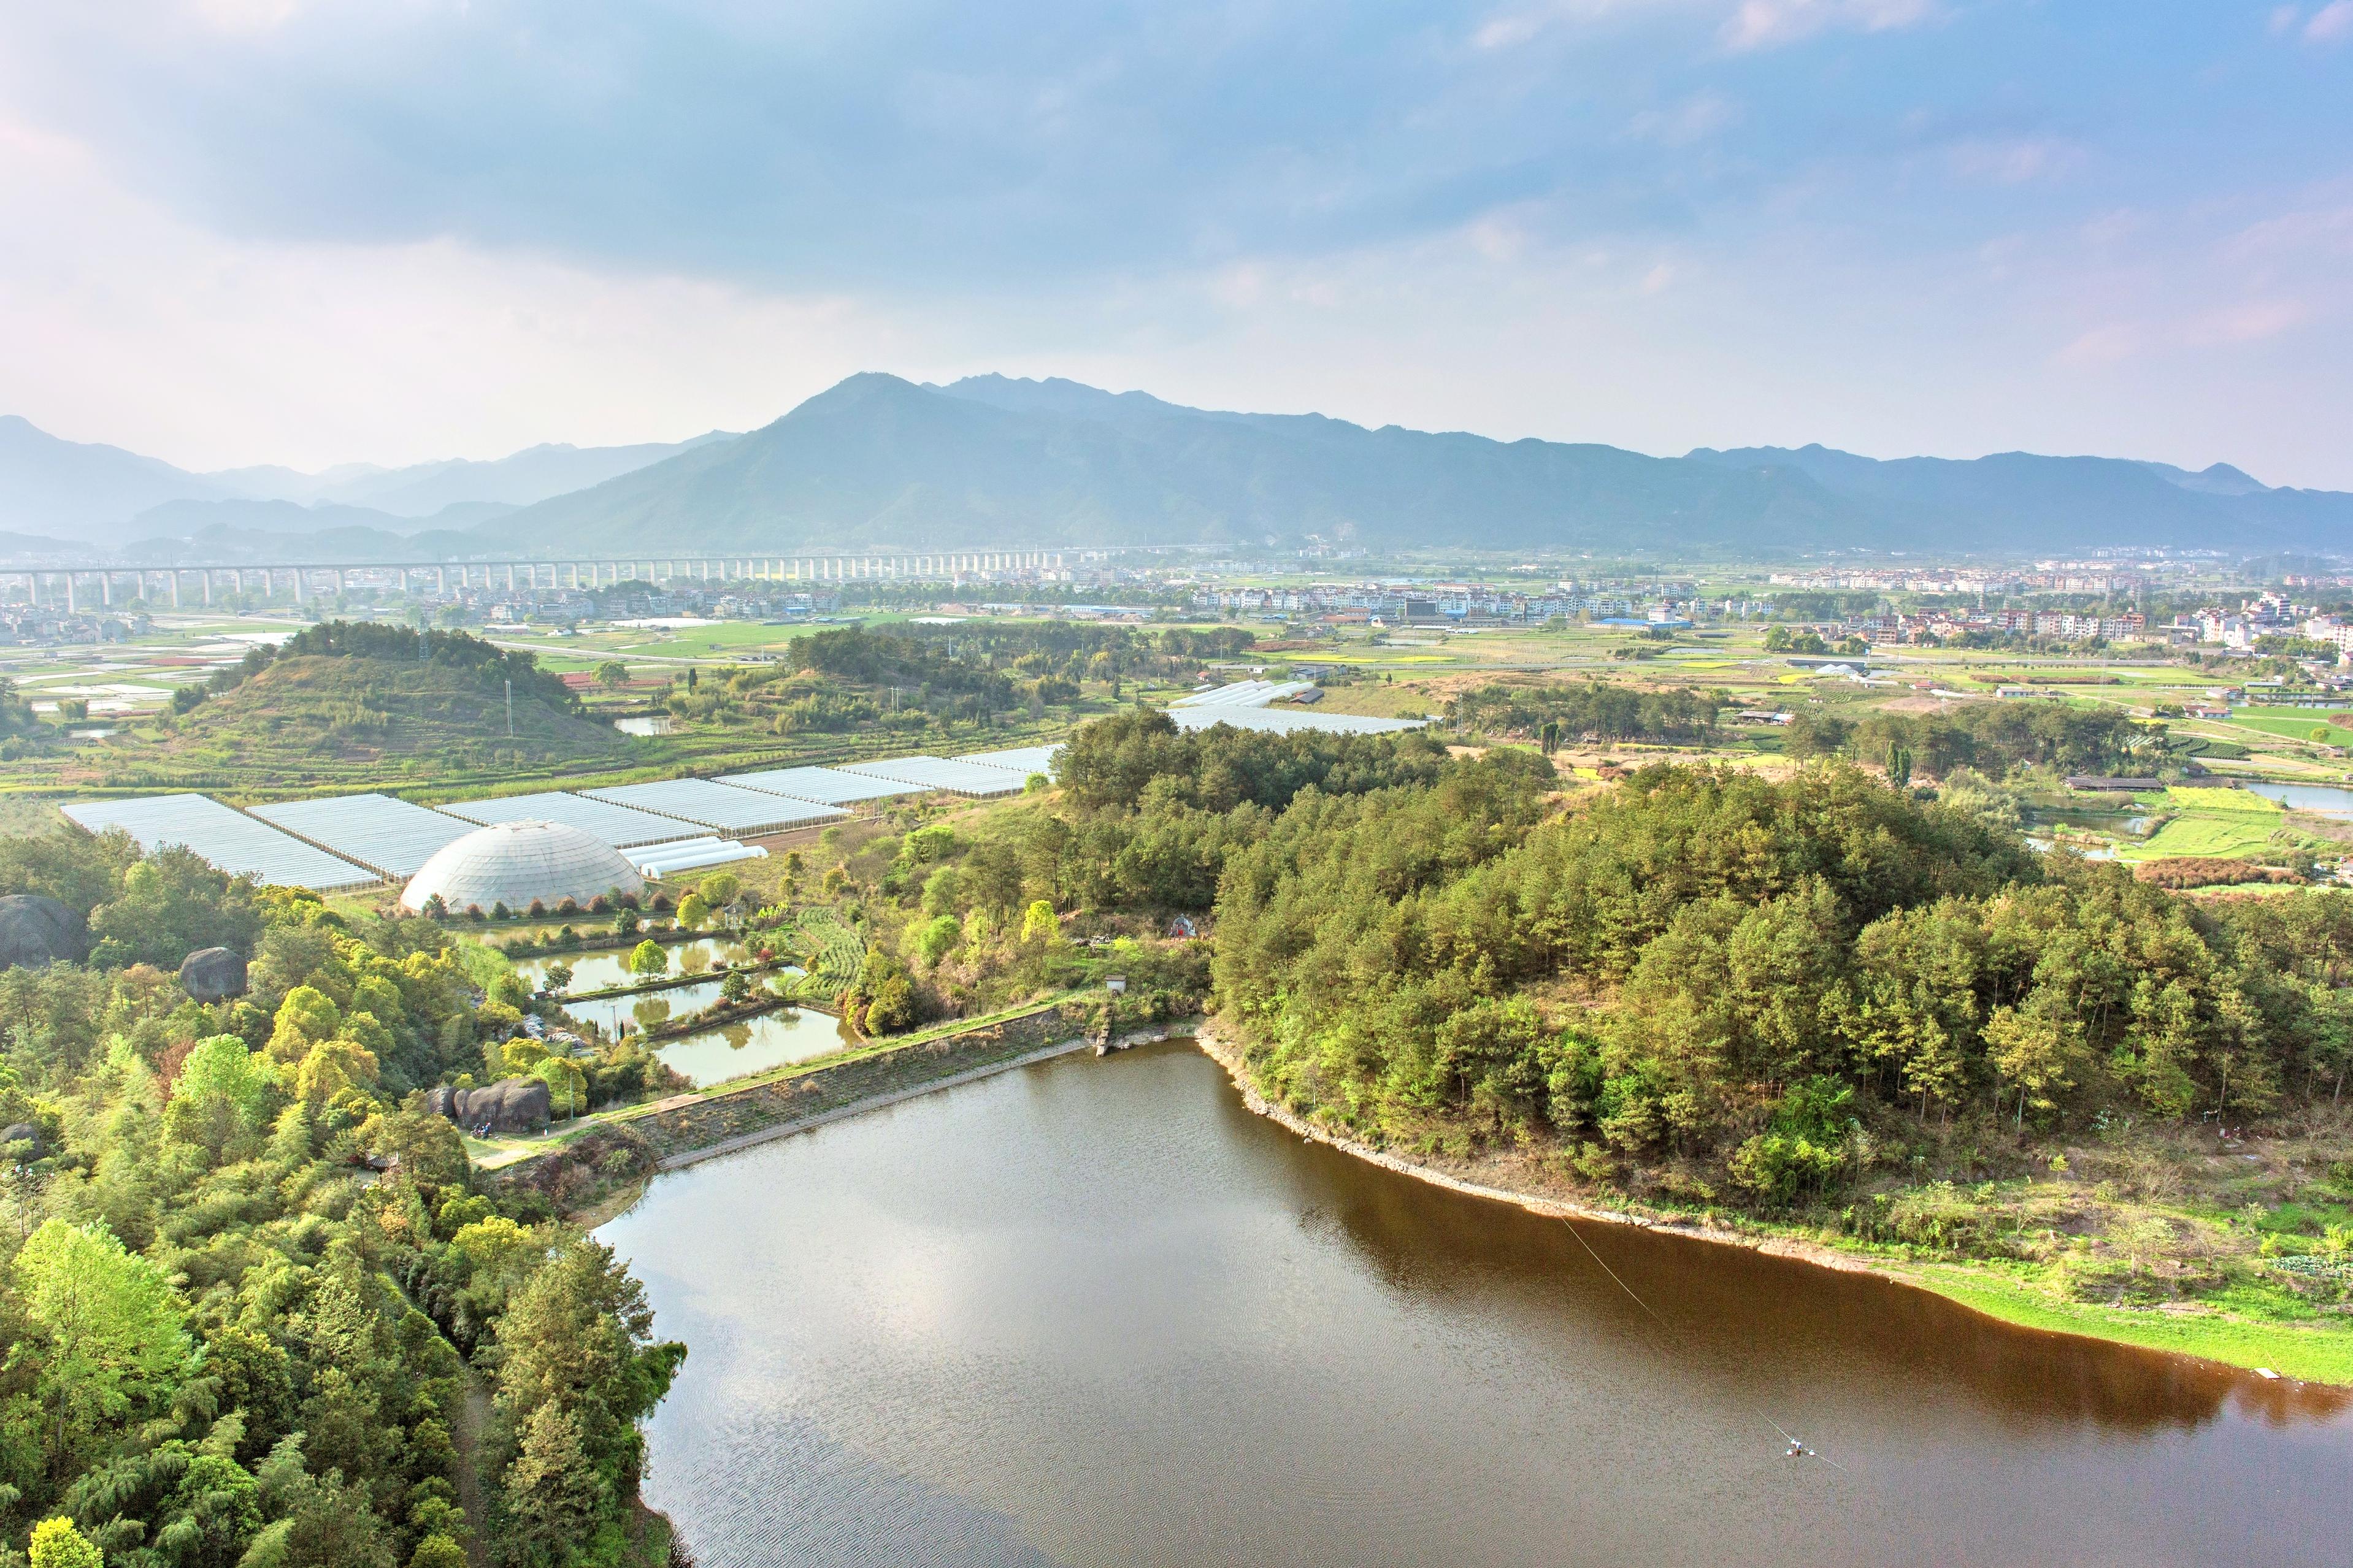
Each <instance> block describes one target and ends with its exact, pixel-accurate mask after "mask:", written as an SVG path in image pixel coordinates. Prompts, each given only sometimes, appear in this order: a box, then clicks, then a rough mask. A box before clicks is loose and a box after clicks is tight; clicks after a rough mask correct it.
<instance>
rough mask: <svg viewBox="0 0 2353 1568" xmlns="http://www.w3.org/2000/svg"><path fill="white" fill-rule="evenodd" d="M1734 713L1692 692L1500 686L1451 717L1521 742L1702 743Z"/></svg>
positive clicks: (1718, 697)
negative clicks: (1721, 720) (1720, 719)
mask: <svg viewBox="0 0 2353 1568" xmlns="http://www.w3.org/2000/svg"><path fill="white" fill-rule="evenodd" d="M1732 705H1733V704H1732V699H1731V698H1730V696H1728V695H1727V694H1725V693H1724V692H1720V691H1715V692H1709V691H1694V690H1693V689H1690V688H1688V687H1674V686H1671V687H1665V688H1662V689H1656V690H1652V689H1642V688H1637V687H1631V686H1618V685H1611V684H1609V683H1608V682H1606V681H1600V680H1592V679H1588V680H1586V681H1584V682H1582V683H1581V684H1574V685H1571V684H1563V683H1556V682H1545V683H1541V684H1536V683H1516V684H1506V683H1504V682H1501V681H1498V682H1495V683H1493V684H1491V685H1487V686H1482V687H1478V688H1476V689H1472V690H1470V691H1465V692H1463V693H1461V695H1459V696H1457V697H1454V698H1452V699H1451V700H1449V701H1448V702H1447V705H1446V717H1447V719H1448V721H1450V722H1452V723H1455V724H1458V725H1460V726H1461V727H1462V728H1464V729H1467V730H1476V731H1482V732H1484V733H1486V734H1489V735H1493V736H1497V737H1505V736H1510V737H1516V738H1518V739H1522V740H1536V739H1540V738H1544V737H1550V738H1551V739H1552V740H1555V741H1560V742H1576V741H1705V740H1708V739H1711V738H1712V737H1713V736H1714V735H1715V722H1716V718H1717V716H1718V715H1719V714H1721V713H1722V712H1723V711H1724V710H1725V709H1726V708H1729V707H1731V706H1732Z"/></svg>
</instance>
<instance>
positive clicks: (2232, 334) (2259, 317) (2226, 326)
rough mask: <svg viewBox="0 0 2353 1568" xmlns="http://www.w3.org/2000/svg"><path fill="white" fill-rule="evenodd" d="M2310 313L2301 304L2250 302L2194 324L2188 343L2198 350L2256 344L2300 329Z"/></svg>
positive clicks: (2219, 311) (2220, 311)
mask: <svg viewBox="0 0 2353 1568" xmlns="http://www.w3.org/2000/svg"><path fill="white" fill-rule="evenodd" d="M2311 317H2312V311H2311V310H2310V308H2309V307H2307V306H2306V304H2305V303H2304V301H2303V300H2246V301H2244V302H2243V303H2241V304H2237V305H2231V306H2227V307H2225V308H2223V309H2222V310H2215V311H2212V312H2210V313H2209V314H2208V315H2206V316H2205V317H2203V318H2202V319H2200V321H2196V322H2195V323H2193V324H2192V325H2191V327H2190V329H2189V333H2188V334H2187V335H2188V338H2189V342H2193V343H2197V344H2200V345H2201V346H2229V345H2232V344H2236V343H2259V342H2265V341H2266V340H2268V339H2271V338H2275V337H2278V336H2279V335H2280V334H2281V333H2282V332H2284V331H2288V330H2289V329H2290V328H2293V327H2298V326H2302V325H2303V324H2304V323H2305V322H2306V321H2309V320H2310V319H2311Z"/></svg>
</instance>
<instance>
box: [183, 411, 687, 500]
mask: <svg viewBox="0 0 2353 1568" xmlns="http://www.w3.org/2000/svg"><path fill="white" fill-rule="evenodd" d="M731 439H733V436H732V435H731V433H729V432H727V431H724V430H712V431H710V432H708V433H707V434H705V435H702V436H697V437H694V438H693V439H691V440H687V441H645V442H639V443H638V444H636V445H634V446H628V447H575V446H571V445H569V444H567V443H562V442H555V443H548V444H543V445H541V446H537V447H525V448H524V449H523V450H522V451H520V452H516V453H512V454H511V455H510V456H507V457H504V458H497V459H495V460H493V461H489V462H476V461H473V460H471V459H469V458H453V459H450V460H448V461H444V462H437V463H417V464H413V465H411V466H409V467H407V468H375V467H374V466H372V465H366V464H356V465H348V466H346V467H343V468H330V469H328V470H326V471H325V472H323V473H321V474H315V475H314V474H303V473H299V472H296V471H295V470H293V469H291V468H245V469H237V470H232V471H231V472H228V473H222V474H216V475H214V476H212V477H213V478H214V479H220V480H224V481H230V480H236V481H239V488H240V493H242V494H245V495H249V496H252V497H255V498H257V499H261V500H293V501H301V502H302V503H304V504H305V505H319V504H322V503H332V504H336V505H342V506H353V507H366V508H369V509H371V510H375V511H380V512H388V513H390V514H391V515H392V516H394V517H412V518H422V517H433V516H434V515H435V514H437V513H438V512H440V511H442V510H444V509H445V508H448V507H451V506H460V505H468V504H481V503H493V502H495V503H499V504H501V505H504V506H529V505H530V504H531V503H532V502H533V501H537V500H546V499H547V498H548V497H550V496H558V495H563V494H565V493H566V492H567V491H571V490H577V489H587V488H588V487H589V486H590V485H596V484H602V483H604V481H606V480H607V479H612V478H614V477H615V476H617V475H620V474H626V473H628V472H629V471H630V470H631V469H633V468H644V467H645V466H646V465H647V464H649V463H659V462H660V461H661V460H662V459H663V458H670V457H675V456H677V455H678V454H679V453H681V452H683V451H687V450H689V449H690V448H692V447H701V446H703V445H705V444H707V443H709V442H712V441H726V440H731Z"/></svg>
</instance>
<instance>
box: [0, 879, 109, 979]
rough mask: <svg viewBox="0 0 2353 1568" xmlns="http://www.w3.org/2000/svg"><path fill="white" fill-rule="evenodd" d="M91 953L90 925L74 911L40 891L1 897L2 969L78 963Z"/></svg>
mask: <svg viewBox="0 0 2353 1568" xmlns="http://www.w3.org/2000/svg"><path fill="white" fill-rule="evenodd" d="M89 956H90V925H89V923H88V922H87V921H84V920H83V919H82V918H81V916H80V915H79V913H78V912H76V911H75V910H71V909H69V908H67V907H66V906H65V905H63V904H61V903H59V902H58V901H57V900H55V899H51V898H45V897H43V896H42V895H41V894H39V893H11V894H10V895H8V896H7V897H6V898H5V899H0V969H39V968H41V967H42V966H44V965H45V964H50V963H80V962H81V961H82V960H83V959H85V958H87V957H89Z"/></svg>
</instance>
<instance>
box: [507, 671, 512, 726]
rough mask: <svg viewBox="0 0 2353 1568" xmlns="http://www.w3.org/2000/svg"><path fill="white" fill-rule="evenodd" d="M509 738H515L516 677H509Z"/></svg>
mask: <svg viewBox="0 0 2353 1568" xmlns="http://www.w3.org/2000/svg"><path fill="white" fill-rule="evenodd" d="M507 739H508V740H510V741H512V740H513V739H514V678H513V677H512V676H509V677H508V678H507Z"/></svg>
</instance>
